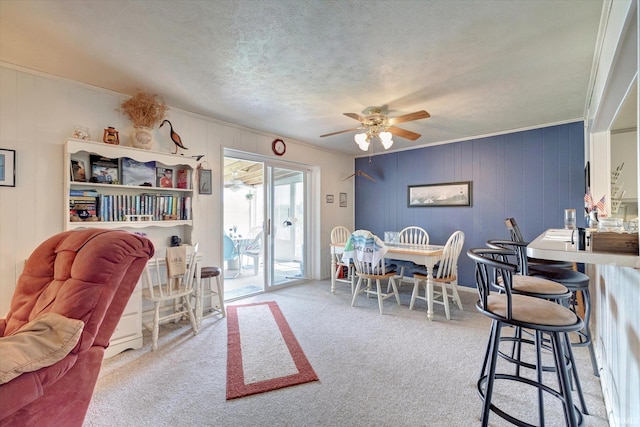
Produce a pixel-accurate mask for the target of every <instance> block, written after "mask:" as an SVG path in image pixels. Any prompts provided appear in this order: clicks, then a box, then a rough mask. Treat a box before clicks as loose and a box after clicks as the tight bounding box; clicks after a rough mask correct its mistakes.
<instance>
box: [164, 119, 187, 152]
mask: <svg viewBox="0 0 640 427" xmlns="http://www.w3.org/2000/svg"><path fill="white" fill-rule="evenodd" d="M165 122H167V123H169V128H170V129H171V132H170V135H171V140H172V141H173V143H174V144H176V151H174V152H173V154H176V153H177V152H178V147H180V148H182V149H183V150H188V148H187V147H185V146H184V145H182V138H180V135H178V134H177V133H176V132H175V131H174V130H173V126H172V125H171V122H170V121H169V120H167V119H164V120H163V121H162V123H161V124H160V126H159V127H162V125H164V123H165Z"/></svg>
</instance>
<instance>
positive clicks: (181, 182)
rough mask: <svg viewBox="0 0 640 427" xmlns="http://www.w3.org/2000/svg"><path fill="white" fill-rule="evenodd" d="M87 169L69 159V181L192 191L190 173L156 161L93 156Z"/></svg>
mask: <svg viewBox="0 0 640 427" xmlns="http://www.w3.org/2000/svg"><path fill="white" fill-rule="evenodd" d="M89 159H90V165H89V166H90V169H89V170H87V167H86V165H85V162H84V161H83V160H80V159H71V171H70V174H71V180H72V181H74V182H96V183H100V184H121V185H135V186H146V187H154V186H155V187H160V188H183V189H189V188H191V169H190V168H186V167H179V168H171V167H167V166H163V165H161V164H160V163H156V162H155V161H151V162H138V161H136V160H134V159H130V158H128V157H123V158H121V159H111V158H108V157H102V156H98V155H95V154H91V155H90V156H89Z"/></svg>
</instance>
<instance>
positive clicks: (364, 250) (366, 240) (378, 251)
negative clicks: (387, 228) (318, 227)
mask: <svg viewBox="0 0 640 427" xmlns="http://www.w3.org/2000/svg"><path fill="white" fill-rule="evenodd" d="M388 250H389V249H388V248H387V247H386V246H385V244H384V242H383V241H382V240H380V238H379V237H378V236H376V235H375V234H373V233H372V232H370V231H368V230H357V231H354V232H353V233H351V236H350V237H349V240H347V243H345V245H344V252H343V253H342V262H344V263H349V261H350V260H351V259H354V260H358V261H364V262H369V263H371V264H372V265H374V266H377V265H378V264H379V263H380V261H381V260H382V259H383V258H384V255H385V254H386V253H387V251H388Z"/></svg>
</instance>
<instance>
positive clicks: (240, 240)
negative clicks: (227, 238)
mask: <svg viewBox="0 0 640 427" xmlns="http://www.w3.org/2000/svg"><path fill="white" fill-rule="evenodd" d="M231 240H233V246H234V247H235V250H236V253H237V254H238V275H240V274H242V258H243V257H242V255H243V252H244V248H245V246H246V245H248V244H249V243H251V242H253V240H254V239H253V238H252V237H242V236H236V237H232V238H231Z"/></svg>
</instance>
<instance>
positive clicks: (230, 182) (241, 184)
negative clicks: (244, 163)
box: [224, 171, 250, 191]
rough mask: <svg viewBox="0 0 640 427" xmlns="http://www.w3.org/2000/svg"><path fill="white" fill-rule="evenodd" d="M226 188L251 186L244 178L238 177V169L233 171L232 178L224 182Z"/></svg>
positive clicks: (238, 188)
mask: <svg viewBox="0 0 640 427" xmlns="http://www.w3.org/2000/svg"><path fill="white" fill-rule="evenodd" d="M224 188H229V189H230V190H231V191H238V190H240V189H241V188H250V187H249V186H248V185H247V184H245V183H244V181H243V180H241V179H238V171H233V172H231V179H230V180H228V181H225V182H224Z"/></svg>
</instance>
